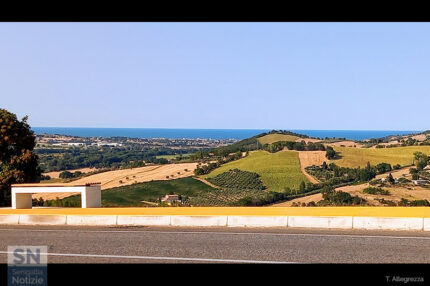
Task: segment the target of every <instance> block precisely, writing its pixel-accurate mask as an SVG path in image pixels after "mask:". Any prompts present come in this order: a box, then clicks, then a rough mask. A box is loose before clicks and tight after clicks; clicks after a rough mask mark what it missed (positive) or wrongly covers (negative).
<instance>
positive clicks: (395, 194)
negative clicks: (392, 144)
mask: <svg viewBox="0 0 430 286" xmlns="http://www.w3.org/2000/svg"><path fill="white" fill-rule="evenodd" d="M391 174H392V175H393V178H395V179H398V178H401V177H403V175H405V174H409V168H403V169H401V170H397V171H394V172H392V173H391ZM385 177H387V174H381V175H377V176H376V179H382V178H385ZM369 186H370V184H369V183H364V184H360V185H350V186H345V187H339V188H336V189H335V190H336V191H342V192H346V193H350V194H351V195H353V196H355V195H358V196H360V197H362V198H364V199H366V200H367V203H368V204H369V205H375V206H378V205H382V204H381V203H380V202H378V201H377V200H375V198H378V199H379V198H385V199H386V200H393V201H400V199H401V198H406V199H408V200H415V199H427V200H429V201H430V190H429V189H424V188H422V187H413V190H408V189H406V188H399V187H393V188H391V187H389V188H385V187H384V189H387V190H389V191H390V192H391V195H390V196H383V195H369V194H365V193H363V190H364V189H365V188H367V187H369ZM322 199H323V197H322V194H321V193H319V194H314V195H309V196H305V197H301V198H297V199H293V200H290V201H286V202H282V203H278V204H273V205H272V206H274V207H290V206H291V205H292V204H293V203H299V204H301V203H306V204H307V203H310V202H312V201H313V202H315V203H316V202H319V201H320V200H322Z"/></svg>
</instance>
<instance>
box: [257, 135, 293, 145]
mask: <svg viewBox="0 0 430 286" xmlns="http://www.w3.org/2000/svg"><path fill="white" fill-rule="evenodd" d="M299 138H300V137H297V136H294V135H285V134H268V135H264V136H262V137H259V138H258V142H260V143H261V145H264V144H272V143H274V142H278V141H296V140H297V139H299Z"/></svg>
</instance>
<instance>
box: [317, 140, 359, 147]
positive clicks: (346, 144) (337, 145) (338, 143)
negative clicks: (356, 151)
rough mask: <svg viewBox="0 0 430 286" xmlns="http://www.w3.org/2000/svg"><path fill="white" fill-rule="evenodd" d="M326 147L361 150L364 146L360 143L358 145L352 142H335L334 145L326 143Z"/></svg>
mask: <svg viewBox="0 0 430 286" xmlns="http://www.w3.org/2000/svg"><path fill="white" fill-rule="evenodd" d="M324 145H327V146H333V147H357V148H360V147H362V146H363V145H362V144H360V143H356V142H354V141H350V140H345V141H338V142H333V143H326V144H324Z"/></svg>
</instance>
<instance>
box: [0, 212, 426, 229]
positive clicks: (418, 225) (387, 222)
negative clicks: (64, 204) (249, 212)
mask: <svg viewBox="0 0 430 286" xmlns="http://www.w3.org/2000/svg"><path fill="white" fill-rule="evenodd" d="M17 224H18V225H85V226H188V227H285V228H326V229H369V230H375V229H379V230H413V231H430V218H419V217H352V216H234V215H233V216H222V215H220V216H196V215H190V216H181V215H164V216H163V215H154V216H151V215H29V214H19V215H18V214H11V215H0V225H17Z"/></svg>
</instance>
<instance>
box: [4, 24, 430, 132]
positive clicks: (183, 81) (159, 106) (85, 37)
mask: <svg viewBox="0 0 430 286" xmlns="http://www.w3.org/2000/svg"><path fill="white" fill-rule="evenodd" d="M429 32H430V23H0V107H1V108H6V109H8V110H10V111H12V112H14V113H16V114H17V115H18V116H19V117H22V116H24V115H28V116H29V123H30V124H31V125H32V126H58V127H142V128H150V127H154V128H250V129H259V128H261V129H272V128H274V129H352V130H355V129H357V130H424V129H430V126H429V122H430V121H429V110H430V109H429V108H430V80H429V79H430V57H429V51H430V38H429V37H428V35H429Z"/></svg>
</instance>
